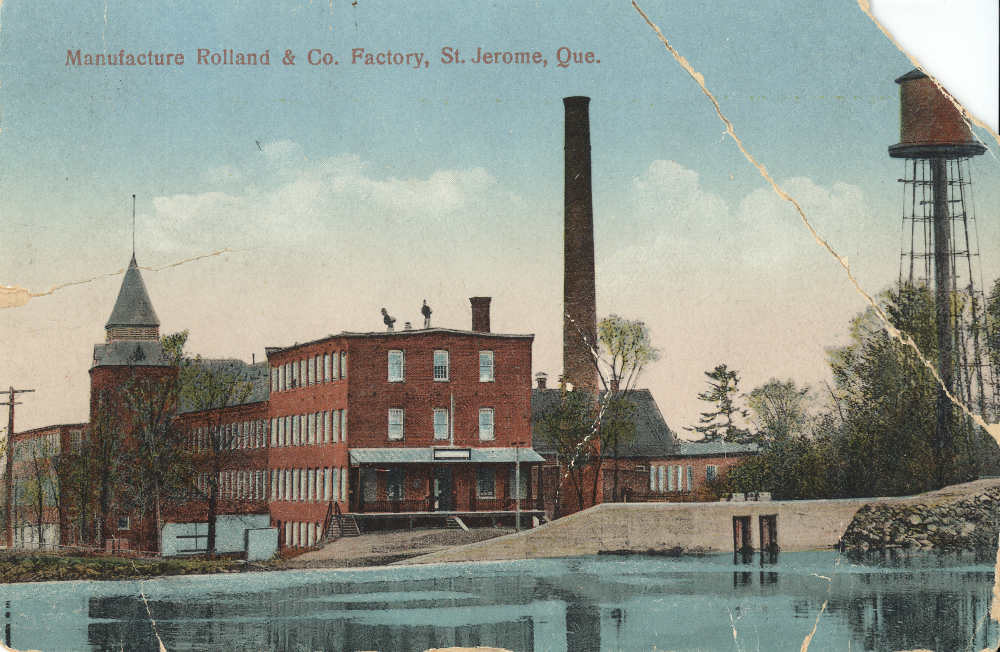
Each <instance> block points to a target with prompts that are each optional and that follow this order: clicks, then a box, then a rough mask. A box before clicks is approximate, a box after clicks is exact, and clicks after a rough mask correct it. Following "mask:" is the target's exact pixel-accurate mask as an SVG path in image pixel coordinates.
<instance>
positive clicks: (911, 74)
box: [896, 68, 927, 84]
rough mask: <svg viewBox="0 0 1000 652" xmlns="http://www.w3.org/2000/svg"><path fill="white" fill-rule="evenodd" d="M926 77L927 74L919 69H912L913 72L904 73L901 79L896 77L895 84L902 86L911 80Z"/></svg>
mask: <svg viewBox="0 0 1000 652" xmlns="http://www.w3.org/2000/svg"><path fill="white" fill-rule="evenodd" d="M926 76H927V73H925V72H924V71H923V70H921V69H920V68H914V69H913V70H911V71H910V72H908V73H906V74H905V75H903V76H902V77H897V78H896V83H897V84H902V83H903V82H905V81H910V80H911V79H923V78H924V77H926Z"/></svg>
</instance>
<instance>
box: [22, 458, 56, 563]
mask: <svg viewBox="0 0 1000 652" xmlns="http://www.w3.org/2000/svg"><path fill="white" fill-rule="evenodd" d="M28 444H29V446H30V447H31V467H30V469H29V473H30V477H29V478H28V479H27V480H26V482H25V492H24V497H25V504H27V503H29V502H30V503H31V507H32V509H33V511H34V514H33V516H34V517H35V522H36V525H37V526H38V547H39V548H42V547H43V546H44V545H45V508H46V507H47V506H51V505H52V503H53V497H52V494H53V489H54V484H53V480H54V478H53V474H52V451H51V450H49V446H48V444H47V443H46V442H45V441H44V440H41V439H36V440H34V441H31V442H29V443H28ZM52 543H55V542H54V541H53V542H52Z"/></svg>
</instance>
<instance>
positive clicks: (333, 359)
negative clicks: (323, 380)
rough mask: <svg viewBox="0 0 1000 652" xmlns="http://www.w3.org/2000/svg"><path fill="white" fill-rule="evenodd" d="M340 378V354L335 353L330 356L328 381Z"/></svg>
mask: <svg viewBox="0 0 1000 652" xmlns="http://www.w3.org/2000/svg"><path fill="white" fill-rule="evenodd" d="M339 377H340V354H339V353H337V352H336V351H334V352H333V354H332V355H331V356H330V380H337V378H339Z"/></svg>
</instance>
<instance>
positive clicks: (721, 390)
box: [685, 364, 747, 441]
mask: <svg viewBox="0 0 1000 652" xmlns="http://www.w3.org/2000/svg"><path fill="white" fill-rule="evenodd" d="M705 375H706V376H708V387H709V389H708V391H705V392H702V393H701V394H698V398H699V399H700V400H702V401H706V402H708V403H711V404H713V405H714V406H715V409H714V410H712V411H711V412H702V413H701V418H700V419H699V420H698V423H699V424H700V425H697V426H694V427H693V428H685V430H687V431H688V432H697V433H699V434H700V435H701V436H702V440H703V441H717V440H719V439H724V440H726V441H740V440H742V439H745V438H746V436H747V433H746V431H745V430H741V429H740V428H737V427H736V425H735V424H734V423H733V417H734V416H739V417H744V418H745V417H746V416H747V411H746V410H745V409H742V408H738V407H736V404H735V403H734V399H735V398H736V395H737V394H738V392H739V389H738V387H739V383H740V377H739V374H738V373H737V372H736V371H735V370H731V369H729V368H727V367H726V365H724V364H720V365H718V366H717V367H716V368H715V369H713V370H712V371H706V372H705Z"/></svg>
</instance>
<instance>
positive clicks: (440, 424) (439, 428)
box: [434, 408, 448, 439]
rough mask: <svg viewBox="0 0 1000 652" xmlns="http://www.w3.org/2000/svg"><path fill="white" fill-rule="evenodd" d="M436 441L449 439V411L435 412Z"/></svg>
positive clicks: (438, 409)
mask: <svg viewBox="0 0 1000 652" xmlns="http://www.w3.org/2000/svg"><path fill="white" fill-rule="evenodd" d="M434 439H448V410H444V409H440V408H435V410H434Z"/></svg>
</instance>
